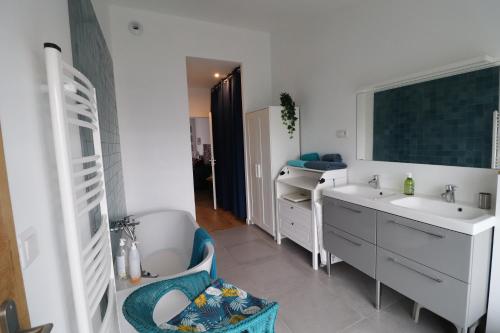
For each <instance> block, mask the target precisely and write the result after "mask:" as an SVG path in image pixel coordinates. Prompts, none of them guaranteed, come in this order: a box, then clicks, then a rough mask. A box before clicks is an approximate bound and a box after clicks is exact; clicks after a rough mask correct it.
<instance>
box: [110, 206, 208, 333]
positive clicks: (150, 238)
mask: <svg viewBox="0 0 500 333" xmlns="http://www.w3.org/2000/svg"><path fill="white" fill-rule="evenodd" d="M136 219H137V220H138V221H140V224H139V225H138V226H137V227H136V231H135V233H136V236H137V241H138V242H139V243H138V248H139V252H140V254H141V263H142V268H143V269H144V270H146V271H149V272H151V273H152V274H159V277H158V278H153V279H151V278H142V280H141V282H140V284H139V285H132V284H130V283H129V282H128V281H127V280H125V281H123V280H118V279H117V280H116V287H117V294H116V295H117V296H116V298H117V310H118V317H119V318H120V319H119V322H120V332H122V333H129V332H136V331H135V330H134V329H133V327H132V326H130V325H129V324H128V322H127V321H126V319H125V318H124V317H123V313H122V305H123V302H124V301H125V299H126V298H127V297H128V295H129V294H130V293H131V292H132V291H134V290H135V289H137V288H139V287H140V286H143V285H145V284H149V283H152V282H156V281H161V280H165V279H171V278H174V277H179V276H182V275H187V274H192V273H196V272H200V271H207V272H209V273H210V268H211V266H212V259H213V257H214V253H215V250H214V247H213V246H212V245H208V246H207V247H206V249H205V256H204V259H203V261H202V262H201V263H199V264H198V265H196V266H195V267H193V268H190V269H188V266H189V263H190V260H191V252H192V249H193V239H194V233H195V231H196V229H197V228H198V227H199V226H198V224H197V223H196V221H195V220H194V219H193V217H192V216H191V214H189V213H188V212H185V211H180V210H163V211H155V212H150V213H147V214H141V215H139V216H136ZM187 303H188V302H187V298H185V297H184V296H183V295H182V294H181V293H180V292H172V293H168V294H167V297H164V299H162V300H160V302H159V303H158V306H157V307H156V308H155V312H154V318H155V320H156V319H158V322H163V321H166V320H168V319H170V318H171V317H172V316H173V315H175V314H177V313H178V312H179V311H180V310H181V309H182V308H184V307H185V306H186V305H187Z"/></svg>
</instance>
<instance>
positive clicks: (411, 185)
mask: <svg viewBox="0 0 500 333" xmlns="http://www.w3.org/2000/svg"><path fill="white" fill-rule="evenodd" d="M404 194H406V195H414V194H415V181H414V180H413V177H412V175H411V172H408V174H407V175H406V179H405V184H404Z"/></svg>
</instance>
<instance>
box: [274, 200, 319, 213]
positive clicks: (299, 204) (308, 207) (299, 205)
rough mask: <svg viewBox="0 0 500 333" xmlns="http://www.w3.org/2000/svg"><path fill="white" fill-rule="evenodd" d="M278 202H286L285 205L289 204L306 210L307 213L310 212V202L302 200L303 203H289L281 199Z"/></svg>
mask: <svg viewBox="0 0 500 333" xmlns="http://www.w3.org/2000/svg"><path fill="white" fill-rule="evenodd" d="M279 200H281V201H283V202H286V203H287V204H290V205H292V206H295V207H299V208H302V209H306V210H308V211H311V210H312V206H311V200H304V201H300V202H293V201H290V200H286V199H285V198H283V197H281V198H279Z"/></svg>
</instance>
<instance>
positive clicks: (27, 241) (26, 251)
mask: <svg viewBox="0 0 500 333" xmlns="http://www.w3.org/2000/svg"><path fill="white" fill-rule="evenodd" d="M18 246H19V257H20V259H21V267H22V268H23V269H26V268H27V267H28V266H29V265H31V263H32V262H33V261H35V259H36V258H38V255H39V254H40V250H39V247H38V235H37V233H36V230H35V228H33V227H29V228H28V229H26V230H25V231H23V232H22V233H21V234H20V235H19V236H18Z"/></svg>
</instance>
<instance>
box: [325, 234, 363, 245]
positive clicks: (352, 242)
mask: <svg viewBox="0 0 500 333" xmlns="http://www.w3.org/2000/svg"><path fill="white" fill-rule="evenodd" d="M328 232H329V233H331V234H333V235H335V236H337V237H338V238H342V239H343V240H345V241H348V242H349V243H351V244H354V245H356V246H361V245H363V244H361V243H357V242H355V241H353V240H350V239H349V238H347V237H344V236H342V235H339V234H338V233H336V232H334V231H328Z"/></svg>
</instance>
